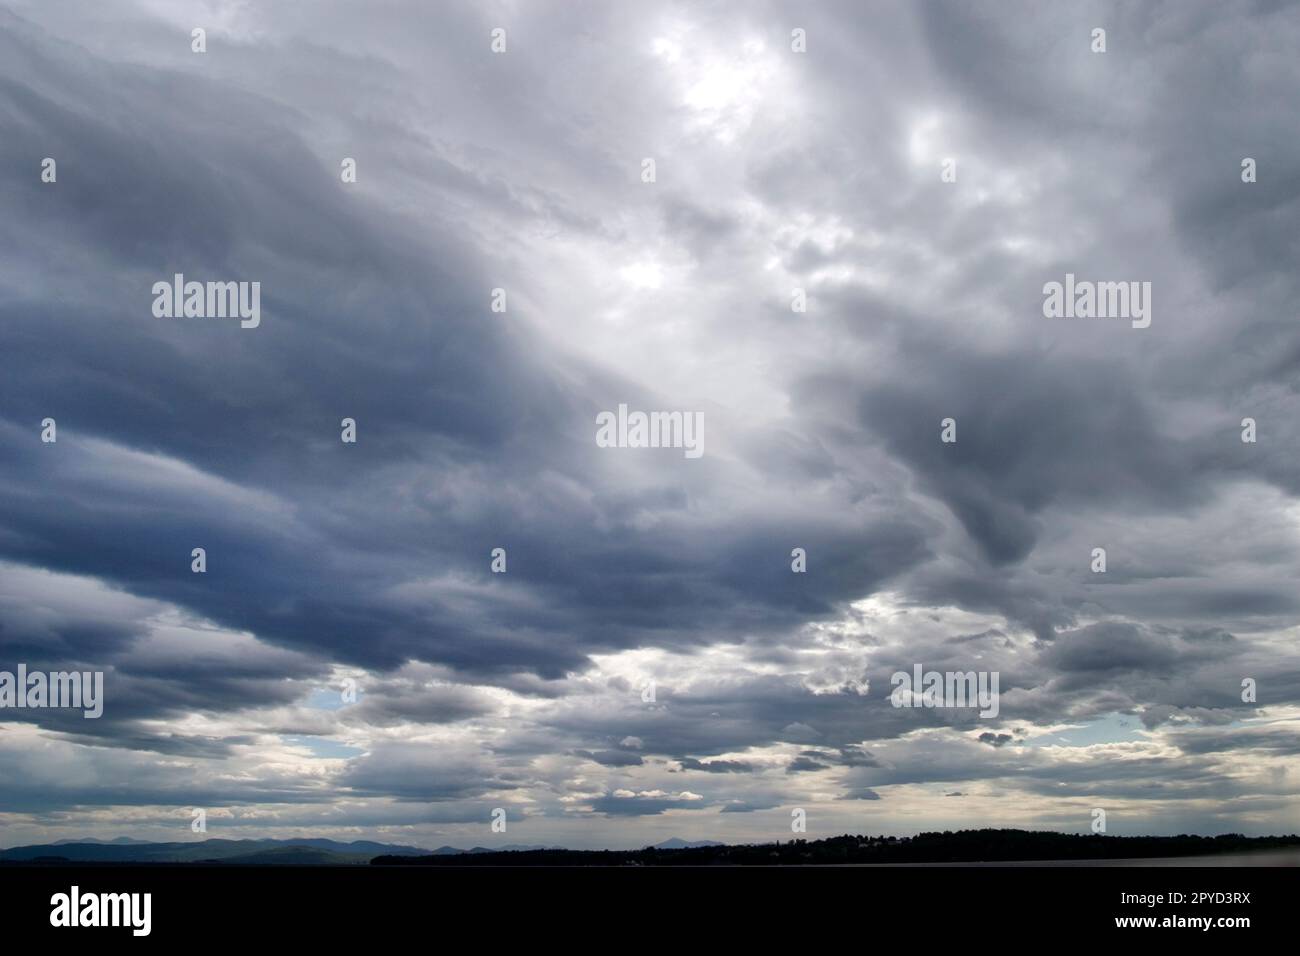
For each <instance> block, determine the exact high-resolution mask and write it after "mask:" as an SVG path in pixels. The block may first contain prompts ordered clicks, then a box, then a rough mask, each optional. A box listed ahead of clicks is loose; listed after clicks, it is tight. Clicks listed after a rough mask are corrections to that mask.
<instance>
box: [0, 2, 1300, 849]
mask: <svg viewBox="0 0 1300 956" xmlns="http://www.w3.org/2000/svg"><path fill="white" fill-rule="evenodd" d="M195 28H202V29H203V30H205V31H206V34H205V42H206V49H205V52H202V53H199V52H195V50H194V49H193V46H194V44H195V41H194V39H193V35H192V31H193V30H194V29H195ZM498 28H499V29H501V30H504V34H499V35H498V36H499V37H501V38H502V39H503V40H504V45H505V48H504V50H502V51H500V52H497V51H494V50H493V44H494V40H493V31H494V30H496V29H498ZM1096 29H1103V30H1104V31H1105V51H1104V52H1100V51H1096V50H1095V49H1094V47H1096V45H1097V40H1096V36H1095V34H1094V30H1096ZM794 31H802V32H801V33H798V34H796V33H795V32H794ZM498 45H499V43H498ZM796 47H802V49H796ZM1297 49H1300V8H1297V7H1296V6H1295V5H1292V4H1286V3H1274V2H1247V0H1203V2H1202V0H1197V2H1191V0H1177V2H1175V0H1165V2H1150V3H1142V4H1130V3H1118V2H1117V3H1099V2H1081V3H1069V4H1065V3H1041V2H1009V3H998V4H996V5H994V4H983V3H965V2H933V3H903V2H898V3H875V2H872V3H865V2H848V0H845V2H820V0H816V2H804V3H776V2H768V0H757V2H752V3H740V2H718V3H687V2H659V0H654V2H645V3H636V4H631V3H612V2H600V3H597V2H565V3H559V2H536V3H531V2H530V3H524V2H520V3H442V2H438V3H426V2H414V0H409V2H408V0H382V2H380V0H377V2H369V3H356V2H344V0H316V2H312V3H304V2H292V0H274V2H270V0H268V2H260V3H251V2H235V0H203V2H198V0H114V2H112V3H103V2H100V0H95V2H91V0H68V2H59V3H47V2H44V0H0V670H7V671H16V668H17V667H18V665H19V664H23V665H25V666H26V667H27V669H28V671H29V672H30V671H45V672H48V671H68V670H78V671H86V672H95V671H98V672H102V673H103V675H104V677H103V680H104V709H103V715H102V716H101V717H100V718H98V719H88V718H86V717H84V716H83V714H82V712H81V711H80V710H76V709H71V708H62V709H58V708H44V709H41V708H31V707H28V708H20V707H11V708H8V709H3V710H0V845H5V846H13V845H19V844H27V843H37V842H48V841H53V840H58V839H70V838H78V837H95V838H101V839H111V838H113V837H117V836H130V837H135V838H139V839H151V840H192V839H202V838H204V837H220V838H252V837H295V836H323V837H331V838H334V839H340V840H351V839H363V838H364V839H376V840H381V841H386V842H392V843H402V844H411V845H418V846H426V847H436V846H440V845H443V844H451V845H455V846H472V845H480V846H499V845H505V844H545V845H563V846H569V847H575V848H587V847H615V848H622V847H636V846H643V845H645V844H648V843H653V842H658V841H660V840H662V839H665V838H667V837H671V836H677V837H682V838H685V839H690V840H698V839H710V840H719V841H726V842H766V841H772V840H786V839H790V838H791V837H792V836H802V837H805V838H808V839H816V838H818V837H824V836H832V835H837V834H841V833H845V832H850V833H873V834H879V833H888V834H896V835H905V834H910V833H915V832H918V831H922V830H935V829H958V828H965V827H984V826H998V827H1020V828H1044V829H1054V830H1062V831H1066V832H1090V830H1091V829H1092V828H1093V827H1094V825H1095V824H1094V821H1095V820H1096V819H1097V815H1096V811H1097V810H1103V811H1104V812H1105V821H1106V832H1107V833H1111V834H1118V835H1129V834H1174V833H1180V832H1196V833H1223V832H1243V833H1247V834H1268V833H1285V832H1296V831H1298V830H1300V802H1298V801H1297V790H1298V789H1300V650H1298V645H1297V640H1298V639H1300V596H1298V594H1297V588H1296V581H1297V579H1298V578H1300V497H1298V496H1300V453H1298V451H1297V447H1298V446H1297V442H1298V441H1300V397H1298V396H1297V384H1298V383H1300V329H1298V323H1300V316H1298V315H1297V306H1296V303H1297V301H1298V299H1300V270H1297V269H1296V263H1297V261H1298V257H1300V238H1298V237H1300V228H1298V227H1300V140H1297V138H1296V136H1295V130H1294V124H1293V123H1291V122H1290V120H1289V118H1290V117H1292V116H1294V108H1295V103H1296V95H1297V92H1298V91H1300V61H1297V59H1296V57H1295V51H1296V50H1297ZM46 158H52V159H54V160H55V161H56V173H55V179H54V181H43V174H42V170H43V160H44V159H46ZM1247 158H1249V159H1251V160H1253V161H1254V162H1253V164H1252V169H1253V171H1254V176H1253V177H1247V174H1246V173H1245V171H1244V170H1243V160H1245V159H1247ZM647 159H651V160H653V161H654V166H653V177H652V179H649V180H648V175H647V172H646V169H647V166H646V164H645V162H644V161H645V160H647ZM345 160H352V161H353V162H354V163H355V172H356V175H355V181H346V180H347V175H346V170H345V169H344V162H345ZM1248 178H1253V179H1254V181H1246V180H1247V179H1248ZM177 273H181V274H183V275H184V276H185V277H186V279H189V280H198V281H223V282H224V281H237V282H254V281H256V282H258V283H259V288H260V324H258V325H257V327H256V328H244V327H241V323H240V322H239V321H238V320H237V319H231V318H203V317H195V316H190V317H185V316H181V317H171V318H167V317H158V316H157V315H155V310H154V299H155V295H154V293H153V291H152V289H153V286H154V284H155V283H158V282H160V281H161V282H171V280H172V277H173V276H174V275H175V274H177ZM1067 275H1072V276H1075V277H1077V279H1078V280H1080V281H1097V282H1137V283H1150V286H1149V289H1150V299H1149V305H1150V320H1151V321H1150V325H1149V326H1147V327H1145V328H1140V327H1135V324H1134V323H1131V322H1130V321H1129V320H1128V319H1127V318H1125V317H1122V316H1121V317H1109V318H1103V317H1092V318H1088V317H1075V318H1061V317H1049V316H1047V315H1045V309H1044V298H1045V290H1044V286H1045V284H1047V283H1051V282H1065V281H1066V276H1067ZM494 290H502V292H503V293H504V311H500V310H494V308H493V305H494V302H496V301H498V299H497V298H495V297H496V295H497V294H496V293H494ZM795 290H802V294H803V299H804V302H805V304H806V307H805V308H804V309H803V310H802V311H799V310H797V309H796V308H795V306H794V302H795V298H796V292H795ZM620 404H622V405H627V406H628V407H629V408H630V409H632V410H643V411H651V410H660V411H681V412H684V413H686V414H690V415H699V416H701V417H702V420H703V422H704V423H705V428H704V432H703V446H702V447H703V454H701V455H700V456H699V457H690V456H688V455H686V454H683V450H682V449H681V448H636V447H602V446H601V444H599V443H598V442H597V440H596V435H597V418H598V416H600V415H601V414H602V413H605V412H614V411H616V410H617V409H618V407H619V405H620ZM47 418H50V419H54V421H55V422H56V440H55V441H52V442H51V441H46V440H43V434H44V431H45V427H44V426H43V424H42V423H43V422H44V421H45V420H46V419H47ZM345 418H351V419H352V420H353V421H354V422H355V437H356V440H355V442H345V441H343V440H342V421H343V419H345ZM1246 418H1250V419H1252V420H1253V422H1254V423H1255V424H1254V429H1255V435H1254V438H1255V440H1254V441H1244V440H1243V433H1244V431H1245V426H1244V425H1243V420H1244V419H1246ZM946 419H951V420H952V421H953V423H954V426H953V430H954V431H955V438H956V440H955V441H945V440H943V439H944V435H943V430H942V429H941V422H943V421H945V420H946ZM195 548H202V549H203V550H204V554H205V560H206V570H205V571H203V572H202V573H196V572H195V571H194V570H193V569H192V553H193V549H195ZM498 548H500V549H504V552H505V570H504V572H497V571H494V570H493V567H492V565H493V557H492V555H493V551H494V549H498ZM796 548H799V549H803V554H804V556H805V558H804V560H805V561H806V570H804V571H796V570H794V565H795V563H796V559H794V558H793V557H792V552H793V551H794V549H796ZM1098 548H1100V549H1104V552H1105V570H1104V572H1102V571H1099V570H1097V557H1096V555H1097V552H1096V550H1095V549H1098ZM918 665H919V666H921V667H922V668H923V669H924V670H934V671H937V672H963V673H964V672H971V671H974V672H979V673H982V674H996V675H997V678H998V687H999V702H998V708H997V714H996V716H981V715H980V712H979V711H978V710H976V709H973V708H970V707H900V706H895V703H897V702H898V698H897V697H895V696H892V694H891V692H892V690H893V687H894V683H893V679H892V675H894V674H895V673H896V672H900V671H901V672H906V673H909V674H910V673H912V671H913V668H915V667H916V666H918ZM1247 681H1249V682H1253V686H1254V694H1253V695H1252V694H1249V693H1247V692H1246V691H1244V690H1243V682H1247ZM350 682H351V683H350ZM651 682H653V685H651ZM651 686H653V693H650V689H651ZM349 687H354V688H355V689H356V693H355V695H354V696H355V699H352V695H349V694H348V692H347V689H348V688H349ZM1251 696H1253V697H1254V699H1253V700H1250V699H1243V698H1248V697H1251ZM197 809H202V810H203V811H204V815H205V819H206V826H207V829H206V833H200V832H196V831H195V830H194V829H193V821H194V819H195V814H194V811H195V810H197ZM498 809H500V810H504V811H505V813H504V819H505V820H506V830H505V832H499V831H494V830H493V829H492V822H493V819H494V811H495V810H498ZM798 810H802V811H803V816H804V818H805V820H806V832H802V833H797V834H796V833H794V832H793V831H792V821H793V820H794V819H795V817H796V816H797V814H796V811H798Z"/></svg>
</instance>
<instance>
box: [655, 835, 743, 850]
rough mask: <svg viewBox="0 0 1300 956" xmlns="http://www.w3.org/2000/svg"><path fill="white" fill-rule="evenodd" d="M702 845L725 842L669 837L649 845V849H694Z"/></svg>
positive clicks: (714, 844) (721, 844)
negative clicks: (661, 841)
mask: <svg viewBox="0 0 1300 956" xmlns="http://www.w3.org/2000/svg"><path fill="white" fill-rule="evenodd" d="M702 846H726V844H725V843H718V842H717V841H716V840H694V841H691V842H689V843H688V842H687V841H686V840H683V839H681V838H680V837H671V838H669V839H667V840H664V842H663V843H656V844H655V845H654V846H652V847H650V849H651V850H694V849H696V848H698V847H702Z"/></svg>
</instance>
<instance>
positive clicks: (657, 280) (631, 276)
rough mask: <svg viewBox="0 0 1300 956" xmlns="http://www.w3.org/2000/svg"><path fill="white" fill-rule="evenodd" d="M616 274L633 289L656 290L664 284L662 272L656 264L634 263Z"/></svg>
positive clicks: (661, 268) (660, 267)
mask: <svg viewBox="0 0 1300 956" xmlns="http://www.w3.org/2000/svg"><path fill="white" fill-rule="evenodd" d="M618 274H619V278H621V279H622V280H623V281H624V282H626V283H627V284H628V285H630V286H632V287H633V288H634V289H658V288H661V287H662V286H663V284H664V270H663V267H662V266H660V265H659V263H657V262H634V263H632V264H631V265H628V266H624V267H623V268H622V269H619V270H618Z"/></svg>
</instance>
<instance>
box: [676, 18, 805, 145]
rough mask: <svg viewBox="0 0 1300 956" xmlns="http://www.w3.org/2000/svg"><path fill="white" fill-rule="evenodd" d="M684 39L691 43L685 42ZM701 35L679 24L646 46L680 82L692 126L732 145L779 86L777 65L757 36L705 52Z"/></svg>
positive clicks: (705, 34) (778, 65)
mask: <svg viewBox="0 0 1300 956" xmlns="http://www.w3.org/2000/svg"><path fill="white" fill-rule="evenodd" d="M688 36H689V37H690V38H691V42H689V43H688V42H687V41H685V40H684V39H683V38H684V37H688ZM704 37H707V33H706V32H705V31H702V30H695V29H692V28H690V27H688V26H687V25H685V24H677V25H675V26H674V27H673V28H672V29H670V30H669V31H668V35H666V36H660V37H657V38H656V39H655V40H654V41H653V42H652V43H651V47H650V48H651V51H652V52H653V53H654V55H655V56H656V57H658V58H659V59H660V60H662V61H663V63H664V64H665V66H667V67H668V69H669V70H670V72H671V75H672V77H673V78H674V79H675V80H676V81H677V83H678V84H679V89H680V96H681V102H682V105H684V106H685V107H687V109H689V110H690V111H691V113H692V123H691V126H692V128H693V129H697V130H701V131H704V132H707V133H709V134H710V135H712V136H713V137H715V138H716V139H717V140H718V141H720V142H723V143H730V142H732V141H734V140H735V139H736V138H737V137H738V136H740V135H741V134H742V133H744V132H745V130H747V129H748V128H749V126H750V124H751V123H752V122H753V121H754V118H755V116H756V115H757V113H758V109H759V107H760V106H761V105H763V104H764V103H766V102H767V101H769V99H770V98H771V97H772V95H773V93H774V92H775V91H776V89H777V88H778V84H777V80H778V79H779V75H780V72H781V63H780V61H779V60H778V59H777V58H776V57H775V56H774V55H773V54H772V53H771V51H769V50H768V47H767V44H766V43H765V42H763V40H761V39H759V38H756V37H750V38H747V39H745V40H744V41H742V42H741V43H740V45H739V47H736V46H735V45H731V44H728V45H727V46H723V47H716V48H709V47H705V46H704V43H705V42H706V41H705V40H703V39H701V38H704Z"/></svg>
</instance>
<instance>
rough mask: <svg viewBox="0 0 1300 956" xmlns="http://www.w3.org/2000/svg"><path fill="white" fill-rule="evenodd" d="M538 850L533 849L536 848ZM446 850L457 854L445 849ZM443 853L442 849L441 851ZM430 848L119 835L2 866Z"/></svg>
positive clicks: (351, 854) (363, 858)
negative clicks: (155, 839)
mask: <svg viewBox="0 0 1300 956" xmlns="http://www.w3.org/2000/svg"><path fill="white" fill-rule="evenodd" d="M530 849H532V848H530ZM443 850H451V848H450V847H444V848H443ZM433 852H435V853H441V852H442V850H435V851H433ZM452 852H456V851H452ZM428 853H429V851H428V850H426V849H424V848H423V847H418V846H401V845H395V844H390V843H375V842H372V841H370V840H356V841H354V842H352V843H339V842H337V841H336V840H324V839H295V840H196V841H193V842H186V843H149V842H147V841H143V840H133V839H131V838H130V837H118V838H117V839H116V840H111V841H103V840H93V839H91V840H75V841H69V840H60V841H59V842H58V843H45V844H38V845H36V846H16V847H11V848H10V849H8V850H0V863H18V862H30V861H37V860H39V861H41V862H51V863H53V862H57V861H66V862H69V863H236V864H244V865H247V864H277V863H278V864H296V865H299V866H304V865H310V866H322V865H337V864H360V863H369V862H370V860H371V859H373V858H374V857H376V856H393V857H401V856H425V855H427V854H428Z"/></svg>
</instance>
